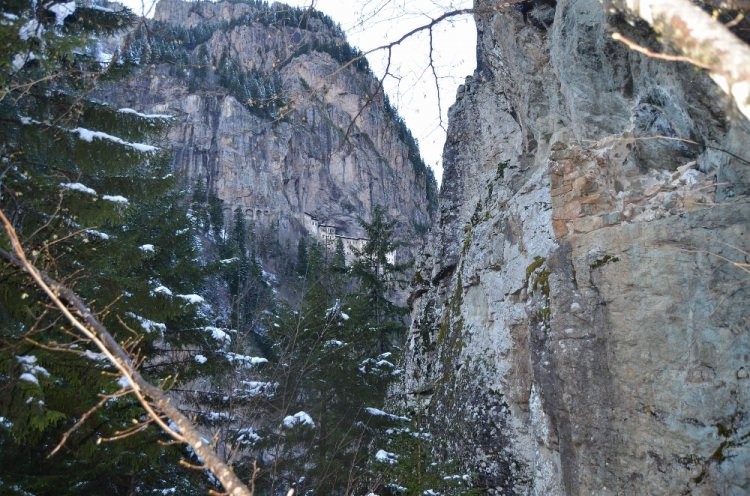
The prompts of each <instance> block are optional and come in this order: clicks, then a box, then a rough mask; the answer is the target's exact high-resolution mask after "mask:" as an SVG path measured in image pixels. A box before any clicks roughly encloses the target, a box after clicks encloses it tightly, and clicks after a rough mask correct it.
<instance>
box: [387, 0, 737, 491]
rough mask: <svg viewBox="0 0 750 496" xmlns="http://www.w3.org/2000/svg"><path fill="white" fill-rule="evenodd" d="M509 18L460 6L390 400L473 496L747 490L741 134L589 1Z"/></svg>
mask: <svg viewBox="0 0 750 496" xmlns="http://www.w3.org/2000/svg"><path fill="white" fill-rule="evenodd" d="M524 6H525V7H527V10H528V12H525V13H522V12H520V11H519V10H518V9H515V8H509V7H507V6H506V5H504V2H500V1H497V2H495V1H489V2H484V1H483V2H477V5H476V6H475V7H476V11H477V15H476V20H477V27H478V32H479V41H478V43H479V46H478V55H479V57H478V58H479V66H478V68H477V71H476V73H475V74H474V75H473V76H471V77H469V78H467V80H466V83H465V84H464V85H463V86H462V87H461V89H460V90H459V98H458V102H457V103H456V105H455V106H454V107H453V109H452V110H451V114H450V128H449V138H448V143H447V145H446V148H445V156H444V162H445V167H446V170H445V174H444V180H443V186H442V191H441V199H440V213H439V220H438V223H437V225H436V226H435V228H434V230H433V233H432V235H431V240H430V243H429V245H428V247H427V248H426V250H425V253H424V257H423V259H422V262H421V265H420V266H419V271H418V273H417V276H416V277H415V280H414V284H413V288H412V289H413V292H412V295H411V297H410V302H411V304H412V306H413V324H412V327H411V329H410V332H409V336H408V349H407V352H406V355H407V356H406V363H405V375H404V382H403V384H402V386H401V389H400V391H399V392H398V393H399V396H398V398H399V400H401V401H403V402H404V404H405V405H406V406H407V407H408V408H409V409H411V410H419V411H421V413H422V414H421V417H422V418H425V419H427V420H426V421H427V423H428V424H429V427H430V429H431V431H432V432H433V434H434V435H435V436H436V438H437V439H440V440H441V446H440V449H441V450H442V452H443V456H445V457H446V458H452V459H453V460H463V462H464V464H465V468H466V469H467V470H469V471H470V472H471V473H472V474H473V476H474V485H475V487H478V488H483V489H485V490H486V492H487V493H489V494H539V495H549V494H600V495H601V494H746V493H747V491H750V472H748V466H750V437H749V436H750V412H749V410H750V401H749V398H748V395H750V387H749V386H750V380H749V379H748V375H749V372H750V363H749V359H750V334H749V332H750V329H749V327H750V326H749V324H750V319H749V318H748V312H747V302H748V301H750V279H749V276H748V273H747V272H746V271H743V269H742V267H740V266H738V265H735V264H733V263H732V261H736V262H741V263H747V253H746V251H743V250H747V248H748V246H750V244H749V243H748V219H750V202H749V201H748V192H749V191H750V163H749V162H748V160H750V152H749V151H748V147H747V143H750V125H749V124H748V122H747V121H746V120H744V118H742V117H740V116H739V114H738V113H737V112H735V110H734V108H733V106H732V104H731V102H729V101H728V100H727V99H726V98H725V96H724V95H723V94H722V93H721V92H720V91H719V90H718V89H717V88H716V87H715V86H714V85H713V83H712V82H711V81H710V79H709V78H708V77H706V76H705V75H704V74H703V73H702V72H701V70H699V69H696V68H695V67H692V66H690V65H686V64H679V63H674V62H665V61H660V60H655V59H652V58H647V57H644V56H642V55H640V54H638V53H634V52H632V51H630V50H628V49H627V48H626V47H624V46H623V45H621V44H618V43H617V42H615V41H613V40H612V39H611V37H610V33H611V31H612V30H616V31H619V32H621V33H623V34H624V35H625V36H627V37H628V38H631V39H633V40H636V41H637V42H639V43H641V44H643V45H645V46H647V47H649V48H651V49H654V50H659V49H660V48H661V47H660V46H659V43H658V41H657V39H656V37H655V35H654V34H653V33H652V32H651V30H650V28H649V27H648V26H646V25H643V24H640V23H638V22H636V21H634V20H632V19H628V18H627V17H626V16H625V15H623V14H622V13H621V12H617V11H615V10H609V9H608V8H606V7H605V6H603V5H602V2H600V1H599V0H560V1H557V2H542V1H536V2H524ZM745 267H746V266H745Z"/></svg>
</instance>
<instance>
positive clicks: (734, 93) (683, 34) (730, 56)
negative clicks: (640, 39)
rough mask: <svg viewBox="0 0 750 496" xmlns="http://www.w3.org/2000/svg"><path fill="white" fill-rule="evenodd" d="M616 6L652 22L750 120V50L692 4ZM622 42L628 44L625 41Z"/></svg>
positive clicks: (622, 0) (651, 1) (652, 1)
mask: <svg viewBox="0 0 750 496" xmlns="http://www.w3.org/2000/svg"><path fill="white" fill-rule="evenodd" d="M616 4H620V5H623V6H624V7H625V8H627V9H628V10H630V11H631V12H633V13H634V14H636V15H637V16H639V17H640V18H641V19H643V20H644V21H646V22H648V23H649V24H650V25H651V26H652V27H653V28H654V29H655V30H656V31H658V32H659V34H661V36H662V37H663V38H664V39H665V40H667V41H669V42H671V44H672V45H673V46H674V47H675V48H676V49H677V50H679V51H681V52H682V53H683V54H684V55H685V57H686V58H685V59H684V61H686V62H690V63H692V64H695V65H697V66H698V67H702V68H705V69H706V70H707V71H708V72H709V75H710V76H711V79H713V80H714V82H716V84H717V85H718V86H719V87H720V88H721V89H722V90H723V91H724V92H725V93H726V94H727V95H729V97H730V98H732V99H733V100H734V102H735V103H736V104H737V107H738V108H739V110H740V112H742V114H744V116H745V117H746V118H748V119H750V47H748V46H747V45H746V44H745V43H744V42H742V41H741V40H740V39H739V38H737V37H736V36H734V35H733V34H732V33H731V32H729V30H728V29H727V28H726V27H725V26H724V25H722V24H721V23H720V22H718V21H716V20H714V19H712V18H711V16H710V15H708V14H707V13H705V12H703V11H702V10H701V9H700V8H698V7H697V6H696V5H694V4H693V3H692V2H690V1H689V0H619V1H617V2H616ZM620 41H623V42H625V40H624V38H622V37H620ZM639 51H641V50H639ZM641 53H645V52H643V51H641ZM646 55H649V56H650V54H648V53H646ZM660 58H665V57H663V56H662V57H660Z"/></svg>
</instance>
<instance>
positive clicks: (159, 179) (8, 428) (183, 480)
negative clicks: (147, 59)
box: [0, 2, 218, 495]
mask: <svg viewBox="0 0 750 496" xmlns="http://www.w3.org/2000/svg"><path fill="white" fill-rule="evenodd" d="M30 5H31V3H30V2H13V3H12V5H11V4H6V5H4V7H3V8H4V10H5V11H6V12H12V13H13V14H15V15H17V16H18V21H13V22H4V23H3V24H2V25H0V37H2V39H3V40H5V41H6V42H8V43H7V44H6V46H7V47H8V48H9V51H8V52H6V58H5V59H4V61H3V62H2V63H0V86H1V89H2V93H0V95H2V96H1V97H0V122H2V125H0V209H2V211H3V212H4V213H5V214H6V215H7V216H8V217H9V218H10V220H11V222H12V223H13V226H14V228H15V230H16V231H17V233H18V235H19V237H20V238H21V240H22V242H23V244H24V249H25V251H26V253H27V254H28V255H29V256H30V258H31V259H32V261H33V263H34V264H35V265H36V266H37V267H39V268H40V269H42V270H44V271H45V272H47V273H48V274H49V275H50V276H51V277H53V278H55V279H57V280H59V281H61V282H62V283H63V284H65V285H66V286H68V287H69V288H71V289H72V290H73V291H75V292H76V293H77V294H78V295H79V296H80V297H81V298H83V299H84V300H85V301H86V302H87V303H88V304H89V305H90V307H91V308H92V310H93V312H94V313H95V314H96V316H97V317H98V319H99V320H100V321H101V322H102V323H103V324H104V325H105V326H106V327H107V328H108V330H109V331H110V332H111V333H112V334H113V335H114V336H115V338H116V339H117V340H118V341H120V342H121V343H123V345H124V346H125V347H127V348H128V349H129V350H130V351H131V352H132V353H133V354H135V355H138V356H140V357H142V358H143V359H144V360H145V361H144V362H143V367H142V372H143V373H144V375H146V376H147V377H148V378H150V379H151V380H152V381H154V382H156V383H160V382H161V381H162V380H165V381H166V382H165V383H164V385H165V386H168V385H169V384H171V383H173V381H174V377H176V376H177V375H179V376H180V377H181V378H191V377H194V376H195V374H196V373H197V372H198V371H197V369H196V362H195V361H194V360H193V356H192V355H193V354H194V353H197V352H204V353H208V351H205V350H207V349H208V350H212V349H215V348H216V347H217V345H216V343H215V342H213V340H212V338H211V335H210V334H207V333H206V332H204V330H203V328H204V327H205V326H206V324H207V315H206V312H208V309H207V308H203V305H202V304H201V303H200V302H199V300H197V296H194V294H195V293H198V292H200V291H201V289H202V284H203V277H204V270H203V268H201V267H200V266H199V265H198V264H197V263H196V259H197V256H198V253H197V250H196V246H195V242H194V240H195V229H194V226H193V224H192V223H191V222H190V221H189V219H188V217H187V216H186V208H185V207H186V201H185V200H184V199H183V198H182V196H181V195H179V194H178V193H176V189H175V187H176V184H175V179H174V178H173V177H172V175H171V174H170V169H169V157H167V156H166V155H165V154H164V153H163V152H161V151H160V150H158V149H156V148H154V147H149V146H148V145H143V144H141V143H142V142H143V141H147V140H148V137H149V136H151V135H153V134H154V133H158V132H160V131H161V130H163V129H164V128H165V126H166V125H167V124H168V120H167V119H164V118H149V117H145V116H142V115H138V114H136V113H133V112H123V111H117V110H116V109H112V108H110V107H108V106H106V105H103V104H101V103H96V102H94V101H92V100H91V99H89V98H88V96H87V94H86V91H87V90H88V89H89V88H90V87H91V85H90V83H91V82H92V81H93V80H94V79H95V78H98V77H100V72H101V71H102V70H103V68H102V66H101V64H99V63H98V62H97V61H96V60H94V59H93V58H92V57H90V56H89V55H88V54H89V53H92V51H91V50H90V49H89V48H88V47H86V46H84V45H83V44H82V42H83V41H84V40H86V39H88V37H89V36H90V35H92V34H96V33H111V32H113V31H114V30H116V29H118V28H119V27H122V26H125V25H127V24H129V23H130V22H131V21H132V19H133V16H132V14H131V13H129V12H128V11H125V12H123V13H112V12H107V11H105V10H101V9H93V8H91V9H84V8H78V9H77V10H76V12H75V13H74V14H73V15H70V16H67V17H66V18H65V20H64V23H63V24H61V25H60V24H57V25H56V24H55V22H54V21H55V16H54V15H52V14H51V12H49V11H47V10H46V8H47V6H49V5H50V4H37V5H38V7H37V9H36V10H31V9H30V7H29V6H30ZM33 19H36V20H38V21H39V22H41V23H42V24H43V25H44V26H45V31H44V33H42V31H41V30H37V31H36V33H37V34H39V35H40V36H42V37H44V43H42V42H41V40H40V39H39V38H36V37H30V38H29V39H27V40H22V39H20V37H19V36H18V33H19V32H20V31H19V30H20V29H21V26H25V25H29V24H28V23H29V22H31V21H32V20H33ZM6 20H7V17H6ZM30 50H33V52H34V57H36V59H34V60H31V57H29V56H27V57H26V58H25V60H26V61H27V62H26V63H25V64H24V65H23V66H21V65H20V63H19V64H16V65H15V67H14V66H13V65H9V64H8V60H9V59H8V58H7V57H9V55H8V54H16V53H18V54H27V55H28V53H29V51H30ZM19 60H24V58H23V57H22V58H21V59H19ZM0 249H1V250H3V252H5V253H7V252H9V251H10V246H9V240H8V237H7V236H6V235H5V232H4V231H3V232H2V234H0ZM166 288H169V289H168V290H167V289H166ZM98 352H99V350H98V349H96V348H94V347H93V345H91V344H90V343H89V342H88V341H87V340H85V339H82V338H81V337H80V336H79V335H78V334H77V332H76V331H75V329H73V328H72V327H71V326H70V324H69V323H68V322H67V321H66V320H65V319H64V318H62V316H61V315H60V314H59V313H58V312H57V311H55V310H54V309H52V308H51V307H50V306H49V304H48V301H47V298H46V297H44V296H43V295H42V294H41V293H40V292H39V291H38V290H36V289H35V287H34V285H33V284H32V283H31V281H30V280H29V279H28V278H27V277H26V276H25V274H24V273H22V272H21V271H20V270H19V269H18V268H16V267H15V266H14V265H13V264H11V263H9V261H8V259H7V256H6V257H3V256H0V391H2V394H0V417H3V419H4V421H3V426H2V427H0V467H3V468H2V469H1V471H0V480H1V481H2V484H3V486H2V487H3V489H2V490H3V491H4V490H5V488H7V487H11V486H13V487H17V488H18V492H19V493H22V491H28V492H30V493H33V494H39V495H43V494H55V495H59V494H113V495H117V494H132V493H133V492H134V491H135V488H136V487H139V488H141V489H142V490H146V489H150V488H168V487H181V488H184V491H180V492H181V493H182V494H191V493H193V494H194V493H204V492H205V486H206V485H205V482H201V479H202V476H201V475H200V474H199V473H197V472H190V471H187V470H184V469H181V468H179V466H178V465H177V462H178V460H179V458H180V456H182V455H183V453H181V451H180V450H179V448H177V447H165V446H162V445H160V444H159V443H158V442H157V441H160V440H163V438H164V435H163V434H161V433H160V432H159V431H158V430H157V429H155V428H153V427H148V428H145V429H144V430H143V432H140V433H138V434H137V435H133V436H129V437H126V439H124V440H121V441H116V442H115V441H112V442H109V441H106V439H107V438H113V437H117V436H119V434H120V433H123V432H127V431H128V429H130V428H131V427H133V426H134V425H135V424H134V420H135V421H136V422H138V421H140V420H143V419H144V413H143V410H142V408H141V407H140V406H139V404H138V403H137V402H136V401H135V400H134V399H133V398H132V397H130V396H122V397H116V398H114V397H113V398H111V399H110V400H108V401H103V399H104V400H106V399H107V397H106V395H109V394H113V393H115V392H116V391H117V390H118V389H120V387H121V386H120V385H119V384H118V383H117V378H118V375H117V374H115V373H114V371H113V368H112V367H111V365H109V364H108V363H107V362H106V361H105V360H101V357H99V356H98V355H97V353H98ZM217 365H218V361H217ZM201 372H205V369H202V370H201ZM167 378H171V379H169V380H167ZM102 395H105V396H102ZM100 402H101V405H99V407H98V408H94V407H95V406H96V405H97V404H99V403H100ZM86 412H89V413H90V415H89V416H88V418H87V420H86V421H85V422H84V423H83V424H82V425H80V426H78V428H77V429H75V430H74V431H71V435H70V437H69V438H68V439H67V441H66V443H65V445H64V447H63V448H62V450H61V451H60V452H59V453H58V454H56V455H55V456H53V457H51V458H49V459H48V458H47V455H49V454H50V452H51V451H52V450H53V448H54V447H55V446H56V445H57V443H58V442H59V441H60V440H61V439H62V438H63V434H64V433H65V432H66V431H68V430H69V429H71V428H72V427H73V426H74V425H75V424H76V422H77V420H78V419H81V418H82V416H83V415H84V414H85V413H86ZM144 427H145V426H144ZM102 440H104V441H103V442H101V441H102ZM162 463H163V464H164V465H161V464H162ZM191 488H192V489H191Z"/></svg>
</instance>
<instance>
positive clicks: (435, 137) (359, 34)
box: [121, 0, 476, 182]
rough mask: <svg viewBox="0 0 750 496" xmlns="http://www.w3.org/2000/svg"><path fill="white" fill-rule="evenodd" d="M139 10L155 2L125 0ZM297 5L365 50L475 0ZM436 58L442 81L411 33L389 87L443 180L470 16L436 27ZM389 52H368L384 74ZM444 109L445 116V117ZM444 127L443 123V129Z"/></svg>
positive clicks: (292, 0) (469, 68)
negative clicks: (450, 109)
mask: <svg viewBox="0 0 750 496" xmlns="http://www.w3.org/2000/svg"><path fill="white" fill-rule="evenodd" d="M121 1H123V3H124V4H125V5H128V6H129V7H131V8H132V9H133V10H134V11H135V12H136V13H141V12H143V10H144V8H143V7H144V5H146V6H150V5H151V4H152V3H153V0H121ZM283 3H286V4H289V5H294V6H298V7H306V6H310V5H311V4H313V6H314V7H315V8H316V9H318V10H320V11H321V12H324V13H325V14H327V15H328V16H330V17H331V18H332V19H333V20H335V21H336V22H338V23H339V24H340V25H341V27H342V28H343V29H344V31H346V33H347V37H348V40H349V43H350V44H351V45H353V46H356V47H358V48H359V49H360V50H362V51H368V50H370V49H372V48H376V47H378V46H382V45H385V44H387V43H389V42H392V41H395V40H397V39H398V38H400V37H401V36H402V35H403V34H405V33H408V32H409V31H410V30H412V29H414V28H416V27H418V26H422V25H425V24H428V23H429V22H430V21H431V20H432V19H435V18H437V17H439V16H440V15H442V14H444V13H445V12H450V11H454V10H457V9H464V8H471V6H472V0H288V1H284V2H283ZM432 32H433V40H432V41H433V43H432V45H433V57H432V60H433V62H434V64H433V65H434V69H435V74H436V75H437V83H438V86H439V88H440V100H439V102H438V98H437V90H436V79H435V75H434V74H433V69H432V67H430V65H429V61H430V56H429V52H430V38H429V34H428V32H427V31H423V32H421V33H419V34H417V35H415V36H412V37H410V38H409V39H408V40H406V41H404V42H403V43H402V44H401V45H399V46H397V47H395V48H394V49H393V53H392V57H391V65H390V69H389V74H391V76H389V77H387V78H386V80H385V88H386V92H387V93H388V97H389V98H390V100H391V102H392V103H393V104H394V105H395V106H396V107H397V108H398V110H399V113H400V114H401V115H402V116H403V117H404V119H405V120H406V124H407V125H408V126H409V128H410V129H411V131H412V134H413V135H414V137H415V138H417V140H418V141H419V145H420V150H421V152H422V156H423V157H424V159H425V161H426V162H427V164H428V165H430V166H431V167H432V168H433V170H434V171H435V177H436V178H437V179H438V182H440V180H441V178H442V172H443V169H442V160H441V157H442V151H443V144H444V142H445V131H444V129H443V128H445V127H447V125H448V122H447V112H448V107H450V106H451V105H452V104H453V102H454V100H455V97H456V88H457V87H458V85H459V84H461V83H462V82H463V80H464V78H465V77H466V76H467V75H469V74H471V73H472V72H473V71H474V68H475V67H476V48H475V47H476V31H475V27H474V20H473V19H472V18H471V16H467V15H464V16H461V17H453V18H451V19H450V20H446V21H443V22H441V23H440V24H438V25H437V26H435V27H434V29H433V31H432ZM385 57H386V53H385V51H381V52H376V53H373V54H371V55H369V56H368V60H369V62H370V67H371V68H372V69H373V72H374V73H375V75H376V76H377V77H382V75H383V72H384V71H385V67H386V59H385ZM439 109H440V111H441V112H442V116H441V115H440V112H439ZM441 126H442V127H441Z"/></svg>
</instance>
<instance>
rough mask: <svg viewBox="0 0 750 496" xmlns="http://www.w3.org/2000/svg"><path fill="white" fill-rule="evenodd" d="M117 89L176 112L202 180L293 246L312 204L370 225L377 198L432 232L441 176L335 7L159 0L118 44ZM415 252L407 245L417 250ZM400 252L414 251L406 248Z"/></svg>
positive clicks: (178, 160) (182, 152) (173, 133)
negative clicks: (125, 73) (326, 10)
mask: <svg viewBox="0 0 750 496" xmlns="http://www.w3.org/2000/svg"><path fill="white" fill-rule="evenodd" d="M120 49H121V51H122V53H123V56H124V57H125V59H126V60H127V61H128V62H130V63H133V64H134V65H135V66H136V69H135V71H134V74H133V76H132V77H130V78H129V79H128V80H127V81H125V82H124V83H118V85H117V86H109V87H107V89H106V91H107V99H108V100H110V101H112V100H114V101H117V102H118V103H119V104H121V105H123V106H127V107H133V108H136V109H138V110H140V111H146V112H156V113H161V114H170V115H173V116H175V119H174V122H173V125H172V126H171V127H170V129H169V133H168V136H167V139H166V143H165V146H167V147H169V148H170V149H171V150H173V151H174V164H175V169H176V170H177V171H178V172H179V173H180V174H181V177H183V178H185V180H186V181H187V182H188V183H190V184H191V185H193V186H195V184H196V183H198V182H207V184H208V188H209V189H210V190H211V191H213V192H214V193H215V194H217V195H218V197H219V198H220V199H221V200H223V202H224V206H225V208H226V211H227V213H229V212H231V211H234V210H235V209H236V208H238V207H239V208H240V209H242V211H243V212H245V213H246V215H247V216H248V218H249V219H250V220H253V221H254V222H255V228H256V230H257V231H262V233H264V234H265V233H278V236H279V238H280V241H282V249H283V247H284V246H286V248H287V249H289V250H293V249H296V244H295V243H296V240H297V238H298V237H299V236H300V235H301V234H302V233H303V232H304V231H305V229H304V225H305V224H304V222H305V218H306V214H308V216H313V217H315V218H316V219H318V220H319V221H320V222H322V223H324V224H326V225H330V226H334V227H335V228H336V231H337V234H341V235H345V236H349V237H354V238H357V237H361V236H364V231H363V230H362V229H361V227H360V225H359V221H358V219H359V218H364V219H367V218H368V217H369V215H370V213H371V211H372V209H373V208H374V207H375V206H376V205H381V206H383V207H384V209H385V210H386V213H387V215H388V217H389V218H390V219H393V220H395V221H396V222H397V234H398V235H399V236H400V237H401V238H402V239H404V240H407V241H410V242H412V246H411V248H409V250H412V251H413V250H416V248H417V246H419V245H421V237H423V236H424V233H425V232H426V230H427V227H428V226H429V224H430V222H431V216H432V212H433V211H434V208H435V204H436V193H437V191H436V189H437V187H436V184H435V179H434V177H433V175H432V172H431V171H430V170H429V169H428V168H427V167H426V166H425V164H424V163H423V162H422V159H421V158H420V156H419V152H418V149H417V146H416V143H415V142H414V140H413V138H412V137H411V134H410V133H409V131H408V130H407V128H406V127H405V125H404V124H403V121H401V120H400V118H399V117H398V115H397V114H396V111H395V110H394V109H393V107H391V106H390V105H389V104H388V103H387V101H386V100H385V99H384V97H383V94H382V91H380V89H379V87H378V82H377V80H376V79H375V77H374V76H373V75H372V73H371V72H370V71H369V69H368V68H367V63H366V61H365V60H364V59H363V60H354V61H353V62H352V60H351V59H352V57H354V56H355V55H357V53H358V52H356V51H355V50H353V49H352V48H351V47H350V46H349V45H348V44H347V42H346V39H345V38H344V35H343V32H342V31H341V29H340V28H338V27H337V26H336V25H335V23H333V21H332V20H331V19H330V18H327V17H326V16H324V15H323V14H321V13H319V12H315V11H313V10H312V9H304V8H302V9H300V8H296V9H295V8H291V7H287V6H285V5H282V4H272V5H267V4H265V3H263V2H255V3H254V2H248V3H242V2H221V3H214V2H186V1H182V0H162V1H160V2H159V3H158V4H157V6H156V12H155V19H154V20H153V21H148V22H147V23H146V25H145V27H144V28H141V29H139V30H138V31H136V32H135V33H134V34H132V35H131V36H130V37H129V39H128V40H126V41H125V42H124V43H123V44H122V47H121V48H120ZM407 251H408V250H407ZM401 261H403V258H401Z"/></svg>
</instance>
